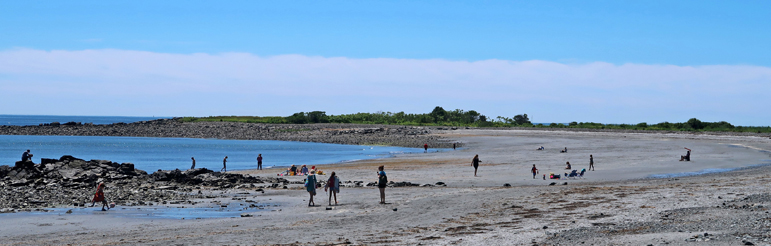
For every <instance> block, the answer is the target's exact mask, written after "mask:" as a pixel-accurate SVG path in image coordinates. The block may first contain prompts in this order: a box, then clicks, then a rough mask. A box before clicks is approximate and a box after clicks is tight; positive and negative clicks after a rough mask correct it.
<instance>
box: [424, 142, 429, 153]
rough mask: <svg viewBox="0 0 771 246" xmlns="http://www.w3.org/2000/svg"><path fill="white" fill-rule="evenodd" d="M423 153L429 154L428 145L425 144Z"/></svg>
mask: <svg viewBox="0 0 771 246" xmlns="http://www.w3.org/2000/svg"><path fill="white" fill-rule="evenodd" d="M423 153H428V144H423Z"/></svg>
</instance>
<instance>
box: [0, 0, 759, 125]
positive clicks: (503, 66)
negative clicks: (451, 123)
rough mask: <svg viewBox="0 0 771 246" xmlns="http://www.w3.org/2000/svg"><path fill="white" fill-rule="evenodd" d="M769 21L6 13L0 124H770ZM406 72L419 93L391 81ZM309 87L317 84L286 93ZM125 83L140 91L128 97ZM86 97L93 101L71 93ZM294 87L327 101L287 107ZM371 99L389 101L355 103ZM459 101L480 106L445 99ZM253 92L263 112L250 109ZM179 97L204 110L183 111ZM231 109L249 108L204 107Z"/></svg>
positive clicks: (420, 11)
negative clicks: (191, 119)
mask: <svg viewBox="0 0 771 246" xmlns="http://www.w3.org/2000/svg"><path fill="white" fill-rule="evenodd" d="M769 9H771V2H769V1H520V2H514V1H387V2H385V1H384V2H373V1H323V2H322V1H294V2H291V3H290V2H287V1H227V2H224V3H223V2H214V1H124V2H117V1H115V2H109V3H105V2H103V1H92V2H89V1H78V2H77V3H70V2H44V3H43V2H36V1H5V2H2V3H0V34H2V36H3V38H0V58H3V59H6V61H5V62H3V61H2V60H0V89H3V92H0V96H3V98H4V99H0V105H3V107H2V108H3V110H2V112H0V113H13V114H20V113H32V114H58V115H72V114H87V115H115V114H120V115H172V116H177V115H196V116H206V115H220V114H239V115H289V114H291V113H293V112H298V111H310V110H325V111H327V112H330V113H335V114H339V113H354V112H375V111H379V110H382V111H406V112H413V113H420V112H428V111H430V110H431V109H432V108H433V107H434V106H437V105H439V106H443V107H445V108H447V109H454V108H461V109H467V110H468V109H474V110H477V111H480V112H482V113H485V114H487V115H488V116H492V117H494V116H498V115H501V116H508V117H511V116H513V115H514V114H519V113H528V114H529V115H531V116H533V118H535V120H536V121H538V122H541V121H543V122H552V121H554V122H568V121H574V120H575V121H595V122H609V123H636V122H643V121H647V122H649V123H657V122H660V121H675V122H677V121H686V120H687V119H688V118H691V117H697V118H699V119H702V120H727V121H729V122H736V123H738V124H745V125H769V122H771V116H764V115H758V113H757V112H758V111H766V110H765V109H764V108H765V107H761V106H759V105H768V104H769V103H771V101H770V99H768V96H767V95H769V93H771V90H770V89H769V88H771V78H770V77H769V74H768V70H769V67H770V66H771V59H769V57H771V46H769V45H768V44H770V43H771V27H770V25H768V23H771V15H769V14H768V10H769ZM41 52H42V53H41ZM196 54H198V55H196ZM19 57H21V58H23V59H21V60H24V62H14V61H10V59H19ZM167 58H168V63H163V64H155V65H153V66H152V67H151V66H150V65H145V66H143V64H153V61H156V60H165V59H167ZM190 61H195V62H192V63H191V62H190ZM239 61H242V62H245V63H239ZM495 61H498V63H496V62H495ZM528 61H530V62H531V63H527V62H528ZM381 62H382V63H381ZM523 62H524V63H523ZM105 63H108V64H110V68H111V69H104V66H105V65H104V64H105ZM3 64H4V65H3ZM178 64H184V65H179V66H177V65H178ZM201 64H207V65H206V66H203V67H201V66H200V65H201ZM217 64H245V65H243V67H242V70H231V69H230V68H227V67H218V66H217ZM273 64H282V66H281V67H274V65H273ZM406 64H411V66H416V67H409V66H408V65H406ZM533 64H535V65H533ZM593 64H594V65H593ZM598 64H599V65H598ZM603 64H604V65H603ZM531 65H532V66H531ZM625 65H632V66H625ZM234 66H237V65H234ZM61 67H68V68H69V69H70V70H69V71H74V70H77V71H79V73H77V74H73V73H71V72H67V71H63V70H58V69H57V68H61ZM231 67H232V66H231ZM318 67H326V69H323V70H318V69H317V68H318ZM673 67H674V69H673ZM395 68H399V69H395ZM353 69H358V70H353ZM630 69H631V70H630ZM634 69H641V70H639V71H638V70H634ZM405 70H409V71H411V72H409V73H405V74H409V75H412V76H415V77H419V78H422V79H421V80H413V79H414V78H415V77H409V76H404V77H389V76H388V75H390V74H394V73H397V74H398V73H401V71H405ZM249 71H261V72H252V73H251V74H249ZM327 71H335V73H330V74H321V73H325V72H327ZM454 71H465V73H455V72H454ZM510 71H518V72H517V73H511V72H510ZM598 71H599V72H598ZM640 71H648V72H646V73H640ZM694 71H695V72H694ZM111 72H112V73H115V74H109V73H111ZM206 72H209V73H206ZM307 72H315V73H316V75H317V76H314V74H302V78H303V81H297V80H294V79H292V78H295V77H297V74H298V73H307ZM363 72H367V73H368V74H370V75H365V74H362V73H363ZM498 72H500V74H498V75H500V76H496V73H498ZM531 73H532V74H531ZM738 73H741V74H738ZM182 74H188V75H182ZM232 74H240V75H238V76H235V75H234V76H232V77H231V76H230V75H232ZM371 74H383V75H384V76H383V77H388V79H379V78H377V77H374V76H371ZM555 74H556V75H555ZM119 75H123V76H119ZM552 75H554V76H552ZM635 75H637V77H636V78H629V77H630V76H635ZM734 75H741V76H734ZM643 77H645V79H644V80H643V79H641V78H643ZM735 77H738V78H735ZM202 78H208V79H202ZM139 81H144V82H139ZM576 81H580V83H576ZM134 83H139V84H142V83H147V84H146V85H144V86H145V87H144V88H146V89H148V90H149V91H137V92H132V90H131V89H130V87H131V85H132V84H134ZM532 83H541V84H544V85H548V86H544V87H543V88H551V90H550V91H543V90H540V88H539V87H533V88H530V87H528V86H527V85H528V84H532ZM443 84H449V85H453V86H454V87H453V88H444V87H443V86H442V85H443ZM33 85H34V86H42V87H46V88H48V89H50V90H53V91H57V90H58V91H62V90H67V91H70V92H71V93H73V95H75V96H79V97H83V98H99V99H100V100H101V101H102V102H103V103H101V104H100V105H95V104H93V103H87V102H88V100H86V102H59V103H57V104H55V105H51V104H45V103H30V104H26V105H18V104H17V103H16V102H15V101H14V100H21V99H22V98H20V97H19V96H17V94H18V93H15V92H13V90H18V89H19V88H25V87H30V86H33ZM413 85H415V88H411V87H412V86H413ZM394 86H402V87H403V88H402V89H403V90H395V89H393V88H392V87H394ZM465 86H469V87H474V88H472V89H469V88H464V87H465ZM84 87H85V88H99V90H97V91H92V92H88V91H89V90H81V91H78V90H71V88H84ZM180 87H184V89H180ZM287 87H297V88H295V90H289V89H287ZM196 88H198V89H196ZM212 88H230V89H231V90H232V91H230V92H227V91H222V92H217V91H216V90H212ZM308 88H313V89H315V90H316V91H319V90H322V91H323V89H324V88H334V89H335V90H331V91H328V92H327V93H326V94H311V95H306V94H304V93H302V92H298V91H302V90H303V89H308ZM346 88H355V90H348V89H346ZM522 88H525V89H522ZM527 88H529V89H527ZM719 88H729V89H727V90H725V89H719ZM371 90H381V91H389V92H390V93H389V94H382V95H371V94H368V93H362V92H363V91H371ZM410 90H429V91H428V92H425V93H423V94H420V93H413V92H406V91H410ZM673 90H679V91H676V93H673ZM174 91H179V92H178V93H175V92H174ZM290 91H291V92H290ZM468 91H473V92H474V93H477V95H476V96H474V97H473V99H472V97H468V96H461V95H457V94H458V93H461V94H463V93H464V92H468ZM100 92H101V93H100ZM107 92H109V93H107ZM161 92H163V93H161ZM247 92H251V93H247ZM159 93H160V94H159ZM255 94H256V95H260V97H262V98H264V99H270V100H271V102H273V104H272V105H264V104H263V103H261V101H260V100H257V99H248V97H250V95H255ZM619 94H622V95H624V96H623V97H619ZM193 95H194V96H196V97H199V98H204V99H205V100H202V101H201V102H199V103H198V104H196V103H188V104H182V103H179V101H180V100H186V99H189V98H190V97H191V96H193ZM488 95H491V96H488ZM492 95H497V96H492ZM233 96H240V97H247V98H241V99H238V100H229V99H228V100H212V99H208V98H229V97H233ZM705 96H709V98H704V97H705ZM619 101H626V102H625V103H624V102H621V103H620V102H619ZM663 102H666V103H668V104H664V103H663ZM705 104H706V105H705ZM6 105H7V106H10V107H6ZM255 105H259V107H257V106H255ZM566 109H567V110H566Z"/></svg>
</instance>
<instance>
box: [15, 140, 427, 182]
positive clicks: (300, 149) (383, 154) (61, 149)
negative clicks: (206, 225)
mask: <svg viewBox="0 0 771 246" xmlns="http://www.w3.org/2000/svg"><path fill="white" fill-rule="evenodd" d="M27 149H29V150H31V153H32V154H33V155H34V156H33V161H34V162H35V163H39V162H40V158H55V159H58V158H59V157H61V156H63V155H72V156H74V157H77V158H81V159H84V160H91V159H98V160H110V161H113V162H118V163H124V162H130V163H134V165H135V167H136V168H138V169H142V170H145V171H147V172H148V173H152V172H154V171H156V170H158V169H163V170H173V169H176V168H179V169H181V170H185V169H188V168H190V166H191V163H192V162H191V160H190V157H195V159H196V168H201V167H205V168H208V169H212V170H215V171H219V170H220V169H221V168H222V159H223V158H224V157H225V156H228V162H227V167H228V170H243V169H254V168H256V167H257V160H256V159H257V154H262V157H263V168H269V167H286V166H290V165H292V164H295V165H298V166H299V165H303V164H305V165H321V164H334V163H342V162H350V161H355V160H365V159H375V158H387V157H393V156H394V155H396V154H409V153H419V152H422V151H423V150H422V149H419V148H403V147H388V146H363V145H343V144H325V143H307V142H290V141H272V140H271V141H268V140H219V139H198V138H147V137H96V136H27V135H21V136H19V135H0V165H10V166H12V165H14V163H15V162H16V161H19V160H21V155H22V153H23V152H24V151H25V150H27ZM278 171H279V170H277V172H278Z"/></svg>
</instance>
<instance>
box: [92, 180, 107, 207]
mask: <svg viewBox="0 0 771 246" xmlns="http://www.w3.org/2000/svg"><path fill="white" fill-rule="evenodd" d="M97 202H102V211H107V210H105V209H104V207H107V209H110V206H108V205H107V200H106V199H104V183H99V186H97V187H96V194H94V199H92V200H91V207H93V206H94V204H96V203H97Z"/></svg>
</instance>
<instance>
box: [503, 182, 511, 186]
mask: <svg viewBox="0 0 771 246" xmlns="http://www.w3.org/2000/svg"><path fill="white" fill-rule="evenodd" d="M503 187H511V184H509V183H505V184H503Z"/></svg>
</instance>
